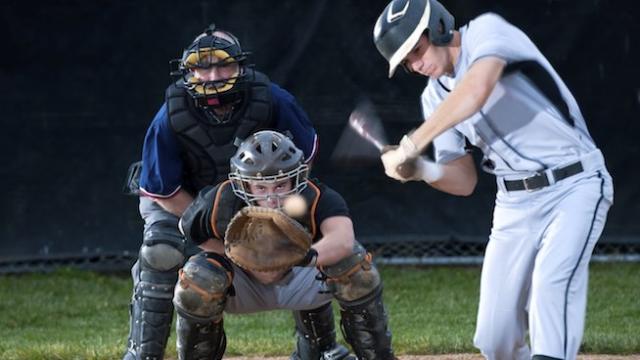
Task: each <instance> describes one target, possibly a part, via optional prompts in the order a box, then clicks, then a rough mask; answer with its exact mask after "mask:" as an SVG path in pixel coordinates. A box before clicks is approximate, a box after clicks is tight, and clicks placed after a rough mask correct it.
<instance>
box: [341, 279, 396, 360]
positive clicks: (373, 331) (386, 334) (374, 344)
mask: <svg viewBox="0 0 640 360" xmlns="http://www.w3.org/2000/svg"><path fill="white" fill-rule="evenodd" d="M340 315H341V319H340V325H341V326H342V334H343V336H344V338H345V340H346V341H347V342H348V343H349V344H350V345H351V347H352V348H353V351H354V352H355V353H356V356H357V357H358V359H359V360H372V359H385V360H386V359H395V357H394V355H393V349H392V348H391V331H389V329H388V326H387V323H388V321H387V313H386V310H385V308H384V304H383V302H382V286H379V287H378V288H377V289H376V290H375V291H374V292H373V293H371V294H370V295H369V296H367V297H365V298H363V299H360V300H355V301H340Z"/></svg>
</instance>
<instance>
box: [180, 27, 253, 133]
mask: <svg viewBox="0 0 640 360" xmlns="http://www.w3.org/2000/svg"><path fill="white" fill-rule="evenodd" d="M249 55H250V53H248V52H245V51H243V50H242V48H241V47H240V41H238V39H237V38H236V37H235V36H234V35H233V34H231V33H230V32H227V31H224V30H216V28H215V25H213V24H212V25H210V26H209V27H208V28H207V29H206V30H205V32H204V33H202V34H200V35H198V37H196V38H195V39H194V41H193V42H192V43H191V44H190V45H189V47H188V48H186V49H185V50H184V52H183V53H182V58H180V59H176V60H172V61H171V63H173V64H177V68H178V69H177V70H175V71H172V73H171V74H172V75H175V76H180V77H182V86H184V87H185V89H186V90H187V92H188V93H189V95H190V96H191V97H192V98H193V100H194V102H195V105H196V106H197V107H199V108H201V109H203V110H204V111H205V112H207V113H210V114H211V115H214V116H213V117H212V119H214V120H215V122H217V123H224V122H227V121H228V120H230V118H231V117H230V116H227V117H220V116H215V115H216V114H215V112H214V111H213V109H216V108H223V107H230V106H235V105H237V104H239V103H241V102H242V100H243V98H244V94H245V93H246V91H247V90H248V88H249V83H250V81H251V80H252V79H251V77H252V73H251V72H249V71H247V69H248V68H249V67H251V65H250V64H248V57H249ZM174 66H175V65H174ZM213 67H215V68H218V71H219V72H221V70H220V69H222V68H225V69H229V70H227V71H225V73H228V74H227V75H225V76H224V77H221V78H219V79H215V80H206V79H199V78H197V77H196V76H195V75H194V71H195V70H196V69H210V68H213Z"/></svg>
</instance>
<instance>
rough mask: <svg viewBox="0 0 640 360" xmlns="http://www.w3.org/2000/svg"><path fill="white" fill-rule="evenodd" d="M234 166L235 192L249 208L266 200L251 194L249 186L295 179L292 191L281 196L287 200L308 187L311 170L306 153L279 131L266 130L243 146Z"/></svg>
mask: <svg viewBox="0 0 640 360" xmlns="http://www.w3.org/2000/svg"><path fill="white" fill-rule="evenodd" d="M230 162H231V172H230V173H229V179H230V180H231V185H232V187H233V192H234V193H235V194H236V195H237V196H238V197H240V198H241V199H243V200H244V201H245V202H246V203H247V204H249V205H254V204H255V201H256V200H260V199H262V197H260V196H256V195H253V194H251V193H250V192H249V191H248V190H247V183H249V182H262V183H264V182H267V183H276V182H279V181H281V180H284V179H291V180H292V187H291V191H289V192H287V193H284V194H279V195H280V196H283V197H284V196H287V195H291V194H294V193H299V192H301V191H302V190H303V189H304V188H305V187H306V186H307V181H306V180H307V176H308V170H309V167H308V166H307V164H305V162H304V153H303V152H302V150H300V149H298V148H297V147H296V145H295V144H294V143H293V141H291V139H289V138H288V137H287V136H285V135H283V134H281V133H279V132H277V131H272V130H263V131H258V132H257V133H255V134H253V135H251V136H250V137H249V138H247V139H246V140H245V141H243V142H242V143H241V144H240V146H239V147H238V151H236V153H235V155H233V157H232V158H231V161H230Z"/></svg>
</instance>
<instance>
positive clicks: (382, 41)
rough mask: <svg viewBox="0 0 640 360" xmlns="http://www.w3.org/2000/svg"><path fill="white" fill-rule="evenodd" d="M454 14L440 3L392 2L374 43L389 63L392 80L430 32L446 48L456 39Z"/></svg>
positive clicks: (429, 0) (426, 0)
mask: <svg viewBox="0 0 640 360" xmlns="http://www.w3.org/2000/svg"><path fill="white" fill-rule="evenodd" d="M453 26H454V20H453V15H451V14H450V13H449V11H447V9H445V8H444V6H442V4H440V3H439V2H438V1H436V0H392V1H391V2H390V3H389V5H387V7H386V8H385V9H384V11H383V12H382V14H380V17H378V21H376V26H375V27H374V28H373V42H374V43H375V44H376V47H377V48H378V51H379V52H380V54H382V56H384V58H385V59H387V61H388V62H389V77H392V76H393V73H394V72H395V71H396V67H397V66H398V65H399V64H400V63H401V62H402V61H403V60H404V58H405V57H406V56H407V54H409V52H410V51H411V49H413V47H414V46H415V45H416V43H417V42H418V39H419V38H420V35H422V34H423V33H425V32H426V35H427V36H428V37H429V41H430V42H431V43H432V44H434V45H436V46H444V45H447V44H448V43H449V42H451V39H453Z"/></svg>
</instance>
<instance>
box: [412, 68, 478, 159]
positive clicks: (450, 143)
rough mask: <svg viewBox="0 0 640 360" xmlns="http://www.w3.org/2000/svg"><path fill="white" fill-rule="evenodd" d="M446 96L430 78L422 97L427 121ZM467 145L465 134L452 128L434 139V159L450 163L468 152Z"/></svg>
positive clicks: (423, 111) (423, 110)
mask: <svg viewBox="0 0 640 360" xmlns="http://www.w3.org/2000/svg"><path fill="white" fill-rule="evenodd" d="M444 96H445V95H444V94H442V93H441V91H438V85H437V84H436V83H435V82H433V81H431V80H430V81H429V85H428V86H427V87H426V88H425V89H424V91H423V92H422V96H421V97H420V102H421V105H422V114H423V116H424V118H425V121H429V120H428V118H429V116H430V115H431V113H432V112H433V111H434V110H435V108H436V107H437V106H438V105H439V104H440V103H441V102H442V100H443V99H444ZM465 146H466V142H465V139H464V135H462V134H461V133H460V132H459V131H457V130H456V129H455V128H451V129H449V130H447V131H445V132H444V133H442V134H440V135H439V136H438V137H436V138H435V139H433V147H434V158H435V159H434V160H435V161H436V162H438V163H448V162H449V161H452V160H455V159H457V158H459V157H462V156H464V155H466V154H467V151H466V149H465Z"/></svg>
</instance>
